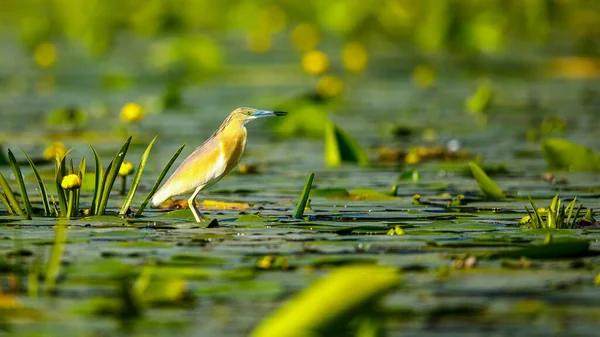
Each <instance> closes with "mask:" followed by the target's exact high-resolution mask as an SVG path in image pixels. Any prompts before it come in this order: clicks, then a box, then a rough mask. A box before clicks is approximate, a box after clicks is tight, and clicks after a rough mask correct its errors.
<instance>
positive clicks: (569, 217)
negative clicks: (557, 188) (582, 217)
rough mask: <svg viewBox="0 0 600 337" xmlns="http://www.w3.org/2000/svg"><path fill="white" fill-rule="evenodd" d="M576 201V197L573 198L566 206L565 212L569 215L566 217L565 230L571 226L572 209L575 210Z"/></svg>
mask: <svg viewBox="0 0 600 337" xmlns="http://www.w3.org/2000/svg"><path fill="white" fill-rule="evenodd" d="M576 201H577V197H575V198H573V201H571V202H570V203H569V204H568V205H567V211H568V212H569V215H567V222H566V226H567V228H570V224H571V216H572V215H573V209H574V208H575V202H576Z"/></svg>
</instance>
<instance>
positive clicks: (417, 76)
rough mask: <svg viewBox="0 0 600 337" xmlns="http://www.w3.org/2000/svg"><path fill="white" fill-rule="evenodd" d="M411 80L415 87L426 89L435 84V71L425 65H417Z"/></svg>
mask: <svg viewBox="0 0 600 337" xmlns="http://www.w3.org/2000/svg"><path fill="white" fill-rule="evenodd" d="M412 80H413V83H414V84H415V86H417V87H419V88H421V89H426V88H429V87H430V86H431V85H432V84H433V82H435V71H434V70H433V68H431V67H430V66H427V65H419V66H417V67H416V68H415V69H414V70H413V72H412Z"/></svg>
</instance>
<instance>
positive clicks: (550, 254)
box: [492, 241, 590, 259]
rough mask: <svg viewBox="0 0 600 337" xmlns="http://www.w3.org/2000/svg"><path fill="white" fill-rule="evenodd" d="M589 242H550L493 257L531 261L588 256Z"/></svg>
mask: <svg viewBox="0 0 600 337" xmlns="http://www.w3.org/2000/svg"><path fill="white" fill-rule="evenodd" d="M589 247H590V243H589V242H588V241H563V242H556V241H550V242H549V243H547V244H543V245H538V246H533V247H527V248H522V249H518V250H511V251H506V252H500V253H497V254H494V255H492V257H495V258H504V257H509V258H520V257H526V258H529V259H559V258H570V257H580V256H586V255H588V254H589V253H590V251H589Z"/></svg>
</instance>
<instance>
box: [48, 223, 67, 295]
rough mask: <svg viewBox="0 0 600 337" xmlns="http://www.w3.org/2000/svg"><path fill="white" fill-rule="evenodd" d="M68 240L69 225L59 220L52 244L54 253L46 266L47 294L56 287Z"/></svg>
mask: <svg viewBox="0 0 600 337" xmlns="http://www.w3.org/2000/svg"><path fill="white" fill-rule="evenodd" d="M66 241H67V226H66V224H65V223H64V221H59V222H58V224H57V225H56V229H55V232H54V245H53V246H52V253H51V254H50V260H49V261H48V266H47V268H46V277H45V280H44V292H45V293H46V294H50V293H52V292H54V290H55V289H56V279H57V278H58V273H59V272H60V264H61V263H60V261H61V259H62V256H63V252H64V250H65V243H66Z"/></svg>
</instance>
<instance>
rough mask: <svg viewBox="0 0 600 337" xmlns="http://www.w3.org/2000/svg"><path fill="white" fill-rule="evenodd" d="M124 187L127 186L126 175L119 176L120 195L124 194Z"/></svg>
mask: <svg viewBox="0 0 600 337" xmlns="http://www.w3.org/2000/svg"><path fill="white" fill-rule="evenodd" d="M125 187H127V176H121V190H120V191H119V194H120V195H125Z"/></svg>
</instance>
